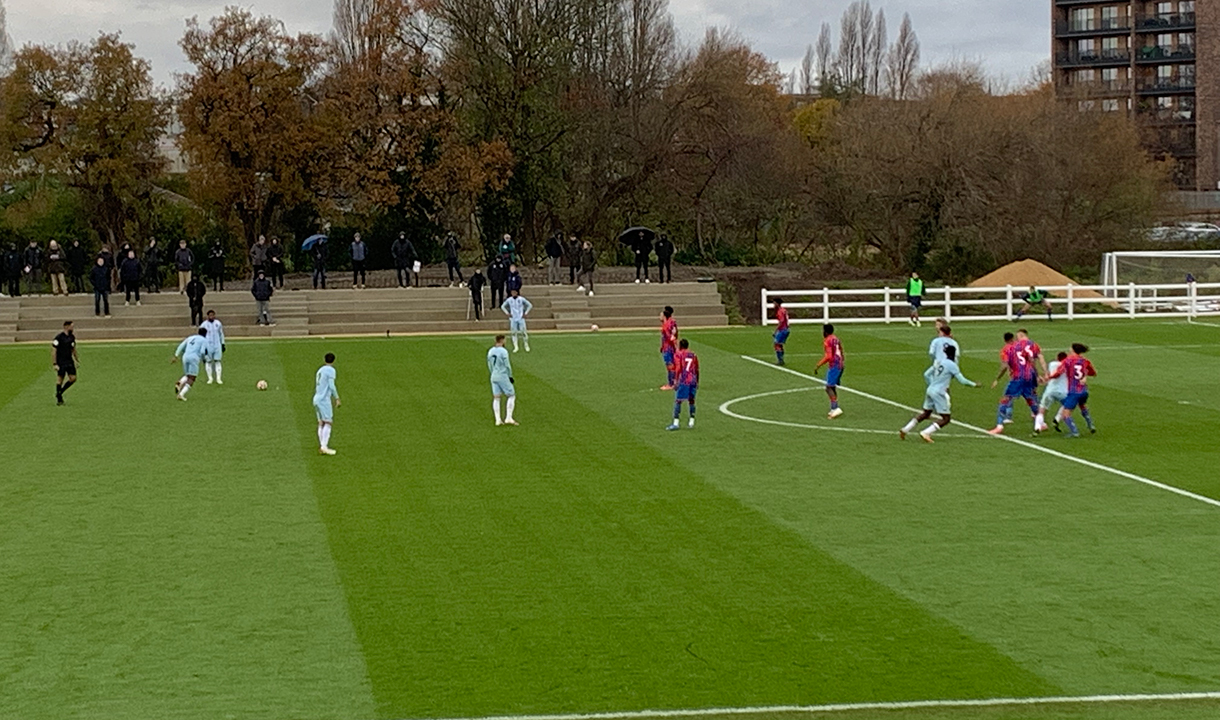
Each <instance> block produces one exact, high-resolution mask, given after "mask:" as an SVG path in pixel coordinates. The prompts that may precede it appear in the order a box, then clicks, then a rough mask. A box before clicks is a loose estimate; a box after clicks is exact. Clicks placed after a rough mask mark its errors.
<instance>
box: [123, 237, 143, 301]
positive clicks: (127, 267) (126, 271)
mask: <svg viewBox="0 0 1220 720" xmlns="http://www.w3.org/2000/svg"><path fill="white" fill-rule="evenodd" d="M119 282H120V283H122V287H123V292H124V293H125V295H124V297H123V307H127V306H128V305H130V304H131V294H132V293H133V292H134V293H135V294H136V305H137V306H139V304H140V261H139V260H137V259H136V251H135V250H128V251H127V257H126V258H124V260H123V262H122V263H121V264H120V265H119Z"/></svg>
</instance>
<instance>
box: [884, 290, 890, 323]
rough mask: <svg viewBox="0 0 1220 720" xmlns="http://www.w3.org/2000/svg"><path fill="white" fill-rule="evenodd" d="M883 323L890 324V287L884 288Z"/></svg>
mask: <svg viewBox="0 0 1220 720" xmlns="http://www.w3.org/2000/svg"><path fill="white" fill-rule="evenodd" d="M885 324H886V325H889V324H890V289H889V287H888V286H887V287H886V288H885Z"/></svg>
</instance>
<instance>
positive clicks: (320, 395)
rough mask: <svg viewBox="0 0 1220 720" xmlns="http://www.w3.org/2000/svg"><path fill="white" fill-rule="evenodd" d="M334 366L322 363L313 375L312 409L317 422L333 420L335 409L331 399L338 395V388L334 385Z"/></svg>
mask: <svg viewBox="0 0 1220 720" xmlns="http://www.w3.org/2000/svg"><path fill="white" fill-rule="evenodd" d="M335 374H336V373H335V366H334V365H323V366H322V367H320V368H318V374H317V375H315V376H314V391H313V409H314V412H315V413H316V414H317V416H318V421H319V422H334V419H335V410H334V408H333V407H332V406H331V402H330V401H331V399H332V398H337V397H339V388H337V387H335Z"/></svg>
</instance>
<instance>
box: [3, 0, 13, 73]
mask: <svg viewBox="0 0 1220 720" xmlns="http://www.w3.org/2000/svg"><path fill="white" fill-rule="evenodd" d="M14 51H15V48H14V47H13V38H12V37H11V36H10V35H9V34H8V16H7V15H6V14H5V11H4V3H3V2H0V74H5V75H7V74H8V73H9V71H10V70H12V69H13V52H14Z"/></svg>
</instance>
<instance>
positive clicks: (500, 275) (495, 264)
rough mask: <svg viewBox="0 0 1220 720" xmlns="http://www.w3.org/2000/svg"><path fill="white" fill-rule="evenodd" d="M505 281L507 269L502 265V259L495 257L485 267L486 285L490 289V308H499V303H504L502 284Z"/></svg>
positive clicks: (500, 256) (501, 257) (499, 256)
mask: <svg viewBox="0 0 1220 720" xmlns="http://www.w3.org/2000/svg"><path fill="white" fill-rule="evenodd" d="M507 279H508V267H507V266H506V265H505V264H504V257H503V256H502V255H497V256H495V257H494V258H492V260H491V264H490V265H488V266H487V285H488V286H489V287H490V288H491V304H492V307H500V303H502V302H504V282H505V281H506V280H507Z"/></svg>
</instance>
